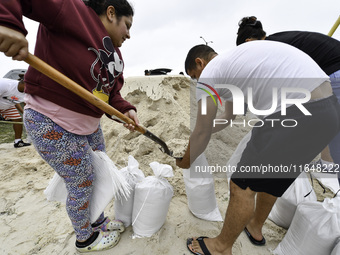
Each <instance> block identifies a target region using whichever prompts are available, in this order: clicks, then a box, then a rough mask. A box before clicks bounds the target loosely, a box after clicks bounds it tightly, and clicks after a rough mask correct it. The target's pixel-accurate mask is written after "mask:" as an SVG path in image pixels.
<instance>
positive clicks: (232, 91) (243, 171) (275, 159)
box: [176, 41, 340, 255]
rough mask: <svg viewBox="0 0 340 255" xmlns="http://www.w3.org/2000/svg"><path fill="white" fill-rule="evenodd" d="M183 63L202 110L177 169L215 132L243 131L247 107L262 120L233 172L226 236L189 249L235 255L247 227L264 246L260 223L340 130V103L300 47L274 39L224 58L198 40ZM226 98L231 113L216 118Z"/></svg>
mask: <svg viewBox="0 0 340 255" xmlns="http://www.w3.org/2000/svg"><path fill="white" fill-rule="evenodd" d="M185 68H186V72H187V74H188V75H189V76H190V77H191V78H193V79H196V80H198V82H197V101H198V110H197V111H198V112H197V119H196V125H195V128H194V130H193V132H192V134H191V137H190V141H189V146H188V149H187V151H186V152H185V154H184V157H183V159H182V160H177V161H176V164H177V165H178V166H179V167H181V168H189V167H190V165H191V163H192V162H194V160H195V159H196V158H197V157H198V156H199V155H200V154H202V153H203V152H204V150H205V149H206V147H207V144H208V143H209V140H210V137H211V134H212V133H214V132H217V131H220V130H222V129H223V128H225V127H227V126H228V125H230V128H237V127H235V125H234V124H233V120H234V119H235V117H236V115H244V114H245V107H244V106H245V105H246V106H247V108H248V109H249V111H250V112H252V113H253V114H255V115H256V116H257V117H258V118H259V119H258V122H257V123H256V124H255V123H252V124H251V125H252V127H253V129H252V133H251V138H250V140H249V142H248V143H247V145H246V147H245V149H244V151H243V153H242V155H241V157H240V161H239V163H238V164H237V167H236V168H235V169H234V173H233V175H232V176H231V181H230V201H229V206H228V209H227V212H226V217H225V221H224V225H223V228H222V230H221V233H220V234H219V235H218V236H217V237H215V238H207V237H199V238H189V239H188V240H187V246H188V249H189V250H190V251H191V252H193V253H194V254H205V255H207V254H232V245H233V243H234V242H235V240H236V239H237V237H238V236H239V235H240V233H241V232H242V231H243V230H244V231H245V232H246V234H247V235H248V237H249V239H250V240H251V241H252V243H253V244H255V245H264V244H265V239H264V237H263V235H262V227H263V224H264V222H265V220H266V219H267V216H268V214H269V212H270V210H271V208H272V206H273V205H274V203H275V201H276V199H277V197H280V196H281V195H282V194H283V193H284V192H285V190H286V189H287V188H288V187H289V186H290V185H291V183H292V182H293V181H294V179H295V178H296V177H297V176H298V175H299V174H300V173H301V172H302V171H303V170H304V167H305V165H308V164H309V162H311V160H312V159H313V158H314V157H315V156H317V155H318V153H319V152H320V151H321V150H322V149H323V148H324V147H325V146H326V145H327V144H328V142H329V141H330V140H331V139H332V138H333V137H334V136H335V135H336V134H337V133H338V132H339V130H340V105H339V104H338V102H337V99H336V97H335V96H334V95H332V89H331V85H330V83H329V79H328V76H327V75H326V74H325V73H324V72H323V71H322V70H321V69H320V67H319V66H318V65H317V64H316V63H315V62H314V61H313V60H312V59H311V58H310V57H309V56H308V55H306V54H305V53H303V52H302V51H300V50H298V49H296V48H294V47H292V46H289V45H287V44H283V43H279V42H270V41H254V42H249V43H246V44H242V45H241V46H238V47H236V48H235V49H234V50H231V51H230V52H228V53H226V54H223V55H218V54H217V53H216V52H215V51H214V50H213V49H212V48H210V47H209V46H207V45H198V46H195V47H193V48H192V49H191V50H190V51H189V53H188V56H187V59H186V62H185ZM222 100H223V101H225V111H224V113H222V114H220V115H219V116H216V114H217V108H218V106H217V104H222ZM244 123H245V124H246V122H244ZM247 124H249V123H247ZM236 126H237V125H236ZM221 153H223V151H221ZM255 197H256V202H255ZM255 205H256V206H255Z"/></svg>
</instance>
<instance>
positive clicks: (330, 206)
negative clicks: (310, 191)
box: [274, 197, 340, 255]
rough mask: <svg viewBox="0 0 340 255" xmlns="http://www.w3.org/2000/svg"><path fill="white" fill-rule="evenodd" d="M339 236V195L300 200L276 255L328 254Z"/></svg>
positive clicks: (275, 251)
mask: <svg viewBox="0 0 340 255" xmlns="http://www.w3.org/2000/svg"><path fill="white" fill-rule="evenodd" d="M339 238H340V197H336V198H333V199H329V198H326V199H325V200H324V202H322V203H321V202H313V201H311V202H302V203H300V204H299V205H298V207H297V209H296V212H295V215H294V218H293V221H292V223H291V225H290V227H289V229H288V231H287V233H286V235H285V237H284V238H283V240H282V242H281V243H280V244H279V245H278V247H277V248H276V249H275V250H274V254H276V255H306V254H308V255H320V254H331V253H332V251H333V249H334V248H335V245H336V243H337V241H338V240H339Z"/></svg>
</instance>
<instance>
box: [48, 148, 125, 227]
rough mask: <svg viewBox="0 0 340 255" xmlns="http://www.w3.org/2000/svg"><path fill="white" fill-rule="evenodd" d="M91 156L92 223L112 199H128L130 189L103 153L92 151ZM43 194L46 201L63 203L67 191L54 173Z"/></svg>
mask: <svg viewBox="0 0 340 255" xmlns="http://www.w3.org/2000/svg"><path fill="white" fill-rule="evenodd" d="M91 156H92V159H93V167H94V175H95V178H94V181H93V193H92V196H91V200H90V220H91V223H93V222H95V221H96V220H97V219H98V217H99V216H100V214H101V213H102V212H103V211H104V209H105V207H106V206H107V205H108V204H109V203H110V202H111V201H112V199H113V198H114V197H115V198H116V199H119V198H122V197H124V198H126V197H128V196H129V194H130V189H131V188H130V185H129V184H128V183H127V182H126V180H125V178H124V176H123V175H121V173H119V171H118V169H117V167H116V166H115V165H114V163H113V162H112V160H111V159H110V158H109V157H108V156H107V155H106V153H105V152H102V151H94V152H93V151H92V152H91ZM44 194H45V195H46V197H47V200H50V201H60V202H62V203H65V202H66V199H67V190H66V186H65V182H64V180H63V179H62V178H61V177H60V176H59V175H58V174H56V173H55V174H54V176H53V178H52V180H51V181H50V183H49V185H48V187H47V188H46V189H45V191H44Z"/></svg>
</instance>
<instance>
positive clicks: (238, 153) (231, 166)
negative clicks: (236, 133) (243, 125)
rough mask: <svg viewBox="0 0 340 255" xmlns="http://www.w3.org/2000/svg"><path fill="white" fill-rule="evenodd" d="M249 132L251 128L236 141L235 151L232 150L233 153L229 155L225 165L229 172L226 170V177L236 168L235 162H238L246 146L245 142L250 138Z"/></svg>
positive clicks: (250, 132)
mask: <svg viewBox="0 0 340 255" xmlns="http://www.w3.org/2000/svg"><path fill="white" fill-rule="evenodd" d="M251 134H252V130H250V131H249V132H248V133H247V134H246V135H245V136H244V137H243V138H242V140H241V141H240V142H239V143H238V145H237V147H236V149H235V151H234V152H233V154H232V155H231V157H230V159H229V161H228V163H227V166H228V169H230V171H229V172H227V175H228V178H230V177H231V175H232V174H233V172H232V171H235V170H236V167H237V164H238V163H239V162H240V160H241V157H242V154H243V151H244V149H245V148H246V147H247V144H248V142H249V140H250V138H251Z"/></svg>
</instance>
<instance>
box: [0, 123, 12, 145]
mask: <svg viewBox="0 0 340 255" xmlns="http://www.w3.org/2000/svg"><path fill="white" fill-rule="evenodd" d="M0 130H1V132H0V143H10V142H13V141H14V130H13V125H10V124H5V123H0Z"/></svg>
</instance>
